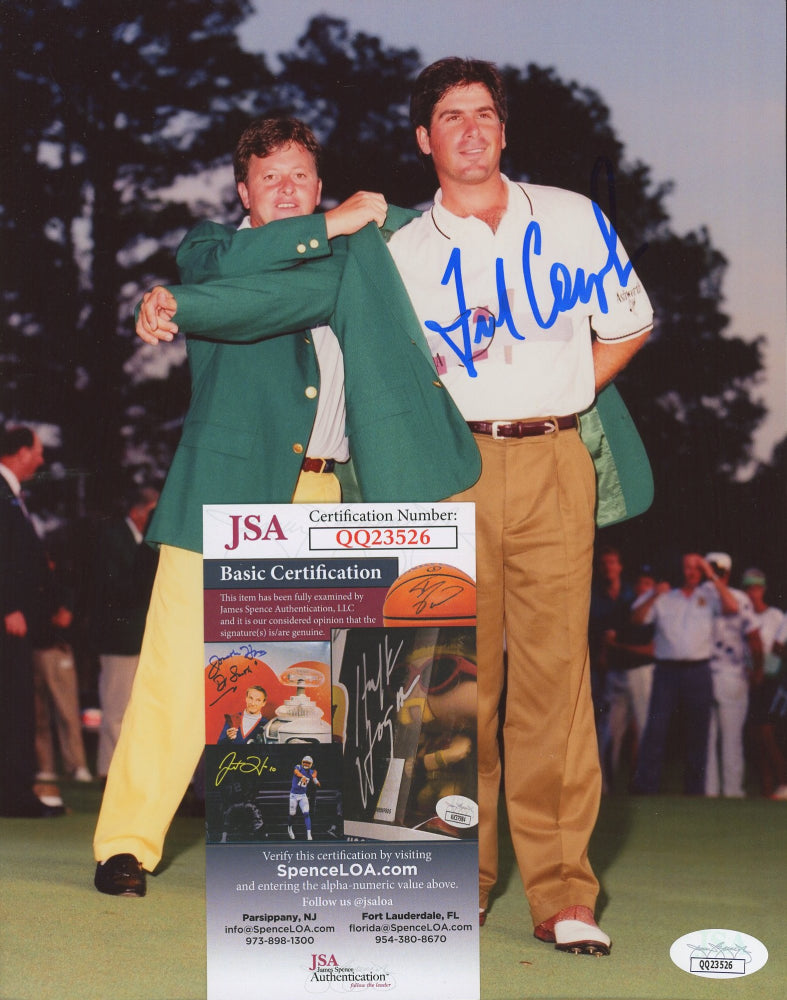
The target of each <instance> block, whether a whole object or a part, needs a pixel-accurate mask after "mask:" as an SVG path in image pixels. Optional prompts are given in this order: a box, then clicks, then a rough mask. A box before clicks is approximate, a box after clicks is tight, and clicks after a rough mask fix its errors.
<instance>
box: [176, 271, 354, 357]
mask: <svg viewBox="0 0 787 1000" xmlns="http://www.w3.org/2000/svg"><path fill="white" fill-rule="evenodd" d="M342 265H343V262H342V260H340V259H339V258H337V256H336V255H332V256H331V257H327V258H325V259H324V260H322V261H315V262H313V264H310V265H304V266H302V267H294V268H290V269H289V270H286V271H280V272H279V273H278V274H276V275H275V277H271V275H267V274H266V275H263V274H260V275H254V276H247V277H242V278H233V279H227V280H225V281H208V282H205V283H204V284H191V285H172V286H170V289H169V290H170V291H171V292H172V294H173V295H174V296H175V299H176V301H177V304H178V307H177V312H176V313H175V317H174V319H175V322H176V323H177V324H178V326H179V327H180V329H181V330H182V331H183V332H184V333H185V334H186V335H187V336H190V337H200V338H202V339H205V340H215V341H220V342H226V343H254V342H256V341H258V340H265V339H266V338H269V337H276V336H278V335H279V334H285V333H296V332H298V331H300V330H305V329H308V328H309V327H314V326H322V325H323V324H325V323H327V322H328V319H329V317H330V315H331V313H332V312H333V311H334V308H335V305H336V296H337V293H338V288H339V282H340V280H341V275H342Z"/></svg>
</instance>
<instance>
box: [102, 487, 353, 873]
mask: <svg viewBox="0 0 787 1000" xmlns="http://www.w3.org/2000/svg"><path fill="white" fill-rule="evenodd" d="M340 499H341V493H340V488H339V481H338V480H337V479H336V477H335V476H334V475H332V474H325V473H316V472H302V473H301V475H300V478H299V479H298V483H297V486H296V489H295V493H294V495H293V502H295V503H337V502H338V501H339V500H340ZM202 594H203V586H202V555H201V553H199V552H191V551H189V550H187V549H178V548H174V547H172V546H169V545H162V547H161V553H160V556H159V565H158V571H157V573H156V579H155V582H154V585H153V591H152V594H151V598H150V608H149V610H148V617H147V621H146V623H145V637H144V639H143V640H142V649H141V651H140V655H139V666H138V668H137V674H136V677H135V678H134V687H133V689H132V692H131V699H130V700H129V703H128V707H127V708H126V713H125V715H124V717H123V726H122V728H121V731H120V738H119V740H118V743H117V747H116V748H115V753H114V756H113V757H112V763H111V765H110V768H109V774H108V775H107V785H106V789H105V791H104V798H103V801H102V803H101V812H100V813H99V817H98V824H97V826H96V832H95V835H94V838H93V852H94V855H95V858H96V861H106V860H107V859H108V858H110V857H112V856H113V855H114V854H133V855H134V857H136V858H137V860H138V861H140V862H141V863H142V866H143V868H145V869H147V871H153V869H154V868H155V867H156V865H157V864H158V863H159V861H160V860H161V854H162V851H163V848H164V837H165V836H166V833H167V830H168V829H169V825H170V823H171V822H172V818H173V816H174V815H175V811H176V810H177V808H178V805H179V804H180V801H181V799H182V798H183V795H184V793H185V791H186V789H187V788H188V785H189V782H190V781H191V778H192V776H193V774H194V769H195V767H196V766H197V763H198V762H199V758H200V754H201V753H202V750H203V747H204V745H205V684H204V670H205V657H204V646H203V643H204V636H203V597H202Z"/></svg>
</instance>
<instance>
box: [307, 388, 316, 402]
mask: <svg viewBox="0 0 787 1000" xmlns="http://www.w3.org/2000/svg"><path fill="white" fill-rule="evenodd" d="M305 395H306V398H307V399H314V397H315V396H316V395H317V390H316V389H315V387H314V386H313V385H307V386H306V392H305Z"/></svg>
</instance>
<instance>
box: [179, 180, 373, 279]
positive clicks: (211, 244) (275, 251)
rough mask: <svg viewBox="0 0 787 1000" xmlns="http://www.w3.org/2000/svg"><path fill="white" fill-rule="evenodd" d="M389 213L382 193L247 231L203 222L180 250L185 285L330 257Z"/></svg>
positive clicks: (272, 270) (365, 194) (361, 193)
mask: <svg viewBox="0 0 787 1000" xmlns="http://www.w3.org/2000/svg"><path fill="white" fill-rule="evenodd" d="M387 208H388V206H387V204H386V201H385V198H384V197H383V196H382V195H381V194H376V193H374V192H370V191H357V192H356V193H355V194H354V195H351V196H350V197H349V198H347V199H346V200H345V201H343V202H342V203H341V204H340V205H337V206H336V207H335V208H332V209H330V210H329V211H328V212H326V213H325V214H324V215H322V214H315V215H301V216H298V217H296V218H292V219H278V220H276V221H274V222H269V223H267V225H264V226H256V227H254V228H245V229H231V228H229V227H228V226H222V225H219V224H218V223H216V222H202V223H200V224H199V225H198V226H196V228H194V229H192V230H191V232H189V233H187V235H186V237H185V238H184V240H183V242H182V243H181V244H180V246H179V247H178V251H177V254H176V260H177V264H178V270H179V272H180V280H181V281H182V282H183V284H193V283H202V282H204V281H221V280H223V279H225V278H241V277H246V276H249V275H256V274H260V273H261V272H264V273H267V274H273V273H275V272H277V271H281V270H284V269H286V268H289V267H293V266H294V265H296V264H302V263H303V262H304V261H310V260H315V259H319V258H321V257H325V256H329V255H330V254H331V252H332V246H331V240H333V239H334V238H335V237H337V236H349V235H350V234H351V233H355V232H357V231H358V230H359V229H362V228H363V227H364V226H365V225H367V223H369V222H374V223H376V224H377V225H378V226H381V225H382V224H383V222H384V221H385V216H386V212H387Z"/></svg>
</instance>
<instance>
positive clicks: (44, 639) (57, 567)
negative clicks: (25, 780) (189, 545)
mask: <svg viewBox="0 0 787 1000" xmlns="http://www.w3.org/2000/svg"><path fill="white" fill-rule="evenodd" d="M53 551H54V547H53V546H52V547H50V551H49V553H48V555H49V557H50V561H49V568H50V570H51V572H52V579H53V588H54V594H55V601H56V603H57V604H58V605H59V607H60V608H61V610H60V612H59V614H58V615H57V617H56V618H55V619H53V620H52V621H50V622H47V623H44V624H43V625H42V626H40V627H39V629H38V630H37V631H36V632H35V633H34V634H33V636H32V642H33V678H34V686H35V714H36V760H37V764H38V774H37V775H36V780H37V781H40V782H51V781H57V778H58V775H57V767H56V764H55V759H56V758H55V746H54V740H53V738H52V715H53V714H54V723H55V729H56V731H57V738H58V744H59V746H60V756H61V758H62V762H63V769H64V771H65V772H66V773H67V774H68V775H69V776H70V777H71V778H73V779H74V781H81V782H90V781H92V780H93V775H92V774H91V773H90V769H89V768H88V766H87V755H86V753H85V743H84V740H83V738H82V713H81V709H80V704H79V678H78V676H77V668H76V657H75V655H74V649H73V646H72V643H71V626H72V624H73V619H74V615H73V610H72V608H73V598H74V593H73V590H74V588H73V586H72V585H66V582H65V578H66V576H67V574H66V571H65V566H67V564H68V562H69V561H68V560H67V559H65V558H64V557H63V555H62V553H58V554H57V555H56V557H55V558H54V559H52V558H51V556H52V553H53Z"/></svg>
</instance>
